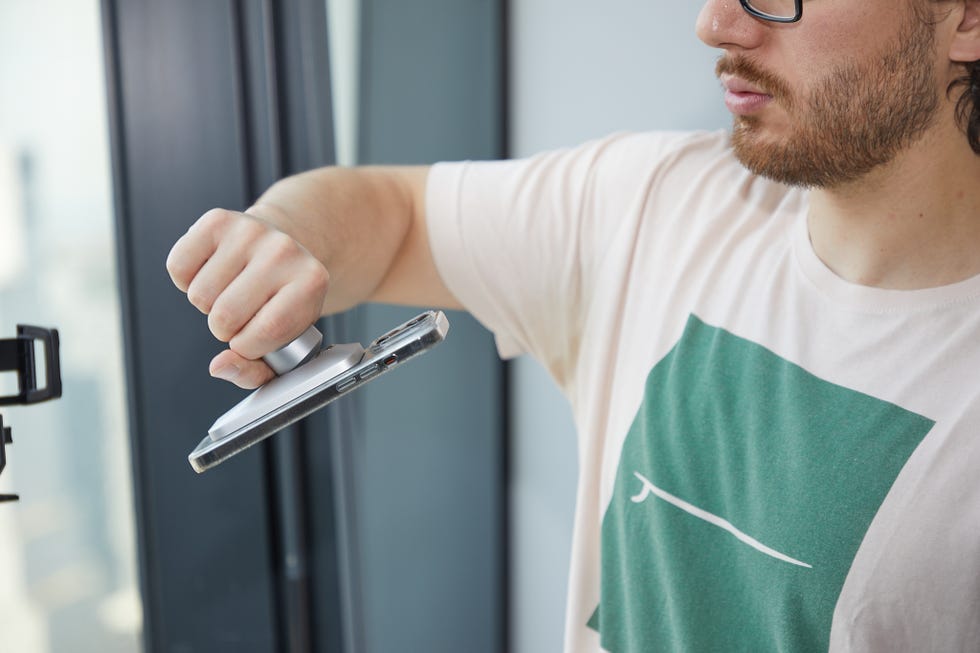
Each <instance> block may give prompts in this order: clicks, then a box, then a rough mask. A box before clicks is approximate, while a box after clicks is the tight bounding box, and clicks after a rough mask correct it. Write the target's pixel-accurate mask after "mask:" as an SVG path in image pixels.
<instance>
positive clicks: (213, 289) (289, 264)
mask: <svg viewBox="0 0 980 653" xmlns="http://www.w3.org/2000/svg"><path fill="white" fill-rule="evenodd" d="M167 271H168V272H169V274H170V276H171V278H172V279H173V282H174V284H175V285H176V286H177V287H178V288H180V289H181V290H182V291H184V292H186V293H187V297H188V300H189V301H190V302H191V304H193V305H194V306H195V307H197V308H198V310H200V311H201V312H202V313H205V314H206V315H207V316H208V328H209V329H210V330H211V332H212V333H213V334H214V336H215V337H216V338H218V339H219V340H221V341H222V342H228V343H229V344H230V347H231V351H228V352H224V353H223V354H220V355H219V356H218V357H216V358H215V359H214V360H213V361H212V367H211V371H212V374H214V375H215V376H221V377H222V378H226V377H234V378H229V380H231V381H232V382H233V383H235V384H236V385H239V386H241V387H255V385H257V384H261V383H262V382H264V381H267V380H268V379H269V378H271V377H272V372H271V370H269V368H268V367H267V366H266V365H265V364H264V363H262V362H261V361H260V360H259V359H261V357H262V356H263V355H265V354H267V353H269V352H271V351H274V350H276V349H278V348H279V347H281V346H283V345H285V344H286V343H288V342H289V341H290V340H292V339H293V338H295V337H297V336H298V335H299V334H301V333H302V332H303V331H304V330H305V329H306V328H307V327H308V326H309V325H310V324H312V323H313V322H315V321H316V319H317V318H318V317H319V316H320V312H321V311H322V308H323V302H324V299H325V297H326V291H327V285H328V281H329V275H328V274H327V271H326V269H325V268H324V267H323V265H322V264H321V263H320V261H318V260H317V259H316V258H315V257H314V256H313V255H312V254H310V252H309V251H307V250H306V249H305V248H304V247H303V246H302V245H300V244H299V243H298V242H296V241H295V240H294V239H293V238H291V237H290V236H288V235H287V234H285V233H283V232H281V231H279V230H278V229H276V228H275V227H274V226H273V225H271V224H269V223H267V222H264V221H262V220H259V219H257V218H254V217H252V216H249V215H246V214H244V213H236V212H233V211H225V210H221V209H215V210H212V211H208V212H207V213H205V214H204V215H203V216H201V218H200V219H199V220H198V221H197V222H196V223H195V224H194V225H193V226H192V227H191V228H190V229H189V230H188V231H187V233H186V234H184V236H182V237H181V238H180V239H179V240H178V241H177V242H176V243H175V244H174V246H173V248H172V249H171V251H170V255H169V256H168V257H167Z"/></svg>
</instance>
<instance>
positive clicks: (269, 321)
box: [229, 278, 326, 359]
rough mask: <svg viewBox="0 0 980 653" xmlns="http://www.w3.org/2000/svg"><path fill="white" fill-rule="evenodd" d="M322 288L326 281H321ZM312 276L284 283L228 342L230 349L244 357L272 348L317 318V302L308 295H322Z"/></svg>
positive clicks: (278, 345) (296, 334) (295, 334)
mask: <svg viewBox="0 0 980 653" xmlns="http://www.w3.org/2000/svg"><path fill="white" fill-rule="evenodd" d="M322 284H323V287H324V288H325V286H326V280H325V279H324V280H323V281H322ZM318 286H319V283H318V281H317V279H315V278H304V279H297V280H296V281H293V282H290V283H288V284H287V285H285V286H284V287H283V288H282V289H281V290H280V291H279V292H278V293H276V295H275V296H273V297H272V298H271V299H269V301H267V302H266V303H265V304H263V306H262V308H260V309H259V311H258V312H257V313H256V314H255V315H254V317H252V319H251V320H249V322H248V324H246V325H245V326H244V327H243V328H242V329H241V330H240V331H239V332H238V333H237V334H236V335H235V336H234V337H233V338H232V339H231V340H230V341H229V345H230V346H231V349H232V350H233V351H235V352H237V353H238V354H239V355H241V356H243V357H244V358H247V359H256V358H259V357H261V356H264V355H265V354H267V353H269V352H271V351H275V350H276V349H278V348H279V347H282V346H283V345H285V344H286V343H288V342H290V341H291V340H293V339H294V338H296V337H297V336H299V335H300V334H301V333H303V331H305V330H306V328H307V327H309V326H310V325H311V324H313V322H315V321H316V319H317V318H318V317H319V313H320V311H319V305H315V304H313V303H311V302H310V301H309V300H308V298H309V297H310V296H322V295H321V294H320V292H319V290H318Z"/></svg>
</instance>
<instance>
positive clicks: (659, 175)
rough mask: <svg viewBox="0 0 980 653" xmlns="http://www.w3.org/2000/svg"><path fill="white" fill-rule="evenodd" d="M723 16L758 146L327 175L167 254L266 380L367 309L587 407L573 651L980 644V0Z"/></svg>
mask: <svg viewBox="0 0 980 653" xmlns="http://www.w3.org/2000/svg"><path fill="white" fill-rule="evenodd" d="M697 30H698V35H699V37H700V38H701V39H702V40H703V41H705V42H706V43H707V44H709V45H711V46H713V47H717V48H720V49H721V50H722V51H723V54H722V56H721V58H720V60H719V64H718V73H719V76H720V79H721V81H722V84H723V86H724V87H725V89H726V90H725V102H726V104H727V106H728V108H729V109H730V110H731V111H732V113H733V114H734V128H733V132H732V135H731V137H729V136H728V135H724V134H703V133H702V134H641V135H617V136H614V137H610V138H607V139H604V140H601V141H597V142H594V143H589V144H586V145H584V146H582V147H580V148H576V149H571V150H564V151H559V152H551V153H546V154H543V155H540V156H538V157H534V158H532V159H529V160H526V161H514V162H496V163H477V164H440V165H437V166H435V167H433V168H431V169H424V168H380V169H379V168H376V169H362V170H339V169H329V170H317V171H312V172H309V173H305V174H302V175H298V176H296V177H293V178H290V179H286V180H284V181H282V182H280V183H278V184H276V185H275V186H273V187H272V188H271V189H270V190H269V191H268V192H267V193H266V194H265V195H263V197H262V198H261V199H260V200H259V201H258V202H257V203H256V205H255V206H254V207H253V208H252V209H250V210H249V211H248V212H247V214H236V213H232V212H228V211H222V210H216V211H212V212H209V213H208V214H206V215H205V216H203V217H202V218H201V219H200V220H199V221H198V222H197V223H196V224H195V225H194V226H193V227H192V228H191V229H190V230H189V232H188V234H187V235H186V236H184V237H183V238H181V240H180V241H179V242H178V243H177V244H176V245H175V246H174V250H173V252H172V253H171V256H170V258H169V260H168V269H169V270H170V273H171V275H172V277H173V279H174V281H175V283H176V284H177V286H178V287H179V288H181V289H182V290H184V291H186V292H187V294H188V297H189V299H190V301H191V302H192V303H193V304H194V305H195V306H197V307H198V308H199V309H200V310H201V311H203V312H204V313H207V314H208V322H209V326H210V328H211V330H212V332H213V333H214V335H215V336H216V337H218V338H219V339H220V340H222V341H226V342H228V343H229V345H230V347H229V349H228V350H227V351H224V352H222V353H221V354H219V355H218V356H217V357H216V358H215V359H214V360H213V361H212V363H211V372H212V374H214V375H215V376H219V377H222V378H226V379H228V380H230V381H233V382H234V383H237V384H238V385H241V386H243V387H255V386H256V385H259V384H261V383H263V382H264V381H266V380H268V379H269V378H270V377H271V372H270V371H269V370H268V369H267V368H266V367H265V365H264V364H263V363H261V362H259V361H258V359H259V357H260V356H261V355H262V354H264V353H267V352H269V351H271V350H273V349H275V348H277V347H278V346H280V345H282V344H283V343H285V342H286V341H288V340H289V339H290V338H292V337H294V336H296V335H297V334H299V333H300V332H301V331H302V330H303V329H304V328H305V327H306V326H307V325H308V324H309V323H310V322H312V321H313V320H314V319H315V318H316V317H317V316H318V315H319V314H320V313H321V312H333V311H337V310H342V309H344V308H347V307H350V306H353V305H355V304H357V303H359V302H362V301H381V302H397V303H412V304H421V305H438V306H445V307H465V308H466V309H468V310H470V311H471V312H473V314H474V315H475V316H476V317H477V318H479V319H480V320H481V321H482V322H483V323H484V324H486V325H487V326H488V327H489V328H490V329H491V330H492V331H494V333H495V334H496V336H497V340H498V346H499V348H500V350H501V353H502V354H503V355H505V356H509V355H514V354H516V353H518V352H521V351H526V352H530V353H532V354H533V355H535V356H536V357H538V358H539V359H540V360H541V361H542V362H543V363H544V364H545V365H546V366H547V367H548V369H549V370H550V371H551V373H552V375H553V376H554V378H555V379H556V381H557V382H558V383H559V384H560V386H561V387H562V388H563V389H564V391H565V393H566V394H567V396H568V397H569V400H570V401H571V404H572V407H573V410H574V413H575V418H576V422H577V425H578V427H579V431H580V440H579V452H580V460H581V478H580V485H579V493H578V504H577V512H576V523H575V539H574V544H573V552H572V556H573V569H572V579H571V583H570V590H569V604H568V625H567V631H566V649H567V650H568V651H596V650H607V651H661V650H668V651H669V650H678V651H681V650H683V651H770V650H781V651H811V650H812V651H818V650H828V649H830V650H833V651H866V650H879V651H976V650H980V573H978V567H977V561H978V560H980V482H978V481H977V478H978V477H977V471H976V470H977V469H980V384H978V383H977V382H976V370H978V369H980V183H978V182H980V64H978V63H977V62H978V60H980V0H939V1H937V0H865V1H863V2H848V1H845V0H816V1H814V2H806V3H801V1H800V0H740V2H739V3H735V2H734V1H733V0H731V1H730V0H708V2H707V4H706V5H705V6H704V8H703V10H702V12H701V15H700V17H699V20H698V26H697ZM740 164H741V165H740ZM328 271H329V277H328ZM328 280H329V286H330V289H329V292H328V291H327V286H328Z"/></svg>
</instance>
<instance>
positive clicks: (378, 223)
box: [247, 167, 427, 313]
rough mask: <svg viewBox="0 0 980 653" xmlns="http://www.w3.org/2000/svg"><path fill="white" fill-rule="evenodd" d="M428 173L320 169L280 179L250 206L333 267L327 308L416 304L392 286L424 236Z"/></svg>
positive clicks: (391, 169)
mask: <svg viewBox="0 0 980 653" xmlns="http://www.w3.org/2000/svg"><path fill="white" fill-rule="evenodd" d="M426 174H427V168H424V167H366V168H333V167H332V168H320V169H317V170H311V171H309V172H305V173H302V174H298V175H295V176H292V177H288V178H286V179H283V180H281V181H279V182H277V183H276V184H274V185H273V186H272V187H271V188H269V190H268V191H266V192H265V193H264V194H263V195H262V196H261V197H260V198H259V200H258V201H257V202H256V203H255V205H254V206H253V207H252V208H250V209H249V210H248V211H247V212H248V213H250V214H252V215H255V216H256V217H260V218H262V219H263V220H266V221H268V222H270V223H272V224H273V225H274V226H276V227H277V228H278V229H280V230H282V231H284V232H285V233H286V234H288V235H290V236H292V237H293V238H294V239H296V240H297V241H298V242H299V243H300V244H302V245H303V246H304V247H305V248H306V249H307V250H309V251H310V253H311V254H313V255H314V256H315V257H316V258H317V259H319V261H320V262H321V263H322V264H323V265H324V267H325V268H326V269H327V270H328V271H329V273H330V285H329V292H328V293H327V295H326V300H325V301H324V305H323V312H324V313H335V312H338V311H342V310H345V309H347V308H350V307H352V306H355V305H356V304H359V303H361V302H364V301H392V302H400V303H412V302H413V299H414V298H412V297H407V296H400V295H399V293H398V292H394V293H393V292H391V291H392V289H394V288H396V287H397V286H399V285H401V284H398V282H397V280H396V279H394V278H392V273H393V272H397V270H395V269H394V268H397V267H399V265H398V264H399V261H398V259H399V257H400V255H403V254H405V253H406V251H407V247H406V246H407V244H408V243H409V241H410V240H411V239H413V238H415V237H417V236H418V234H413V230H415V229H416V225H418V224H419V223H420V222H421V220H420V219H419V218H420V216H419V215H418V214H419V212H422V211H424V206H422V205H421V204H422V193H421V192H419V189H420V188H424V185H425V177H426ZM416 244H418V243H416ZM422 245H426V246H427V243H422ZM385 294H388V295H390V296H388V297H386V296H385Z"/></svg>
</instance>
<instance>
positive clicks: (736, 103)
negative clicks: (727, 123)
mask: <svg viewBox="0 0 980 653" xmlns="http://www.w3.org/2000/svg"><path fill="white" fill-rule="evenodd" d="M721 84H722V86H723V87H724V88H725V106H726V107H728V110H729V111H731V112H732V113H734V114H736V115H740V116H742V115H748V114H751V113H755V112H756V111H759V110H761V109H762V108H763V107H765V106H766V105H767V104H769V103H770V102H772V95H770V94H768V93H766V92H765V90H763V89H762V88H761V87H759V86H757V85H756V84H752V83H751V82H748V81H746V80H745V79H743V78H741V77H736V76H735V75H730V74H727V73H726V74H723V75H721Z"/></svg>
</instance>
